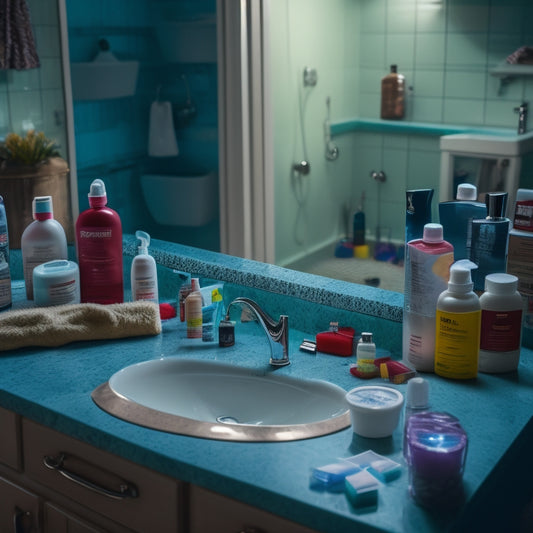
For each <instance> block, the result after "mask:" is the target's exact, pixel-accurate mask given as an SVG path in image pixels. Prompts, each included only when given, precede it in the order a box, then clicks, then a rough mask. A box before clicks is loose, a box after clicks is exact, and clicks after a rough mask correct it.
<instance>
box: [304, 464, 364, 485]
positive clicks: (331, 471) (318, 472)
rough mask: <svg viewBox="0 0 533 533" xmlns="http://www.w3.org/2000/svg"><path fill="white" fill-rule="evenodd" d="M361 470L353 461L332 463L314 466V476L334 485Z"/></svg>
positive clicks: (322, 481) (323, 482)
mask: <svg viewBox="0 0 533 533" xmlns="http://www.w3.org/2000/svg"><path fill="white" fill-rule="evenodd" d="M360 471H361V469H360V468H359V467H358V466H357V465H355V464H353V463H348V462H341V463H332V464H329V465H325V466H319V467H317V468H313V477H314V478H315V479H316V480H318V481H320V482H321V483H322V484H324V485H334V484H336V483H341V482H342V481H344V479H345V478H346V476H349V475H350V474H355V473H356V472H360Z"/></svg>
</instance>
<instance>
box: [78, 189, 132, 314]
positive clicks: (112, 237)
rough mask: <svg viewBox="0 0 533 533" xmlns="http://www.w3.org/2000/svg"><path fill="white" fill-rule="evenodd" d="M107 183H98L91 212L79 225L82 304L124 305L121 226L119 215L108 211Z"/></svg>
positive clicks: (92, 190) (91, 190)
mask: <svg viewBox="0 0 533 533" xmlns="http://www.w3.org/2000/svg"><path fill="white" fill-rule="evenodd" d="M106 204H107V195H106V190H105V185H104V182H103V181H102V180H101V179H95V180H94V181H93V182H92V183H91V189H90V192H89V206H90V208H89V209H87V210H86V211H84V212H83V213H80V215H79V216H78V220H77V221H76V250H77V254H78V265H79V268H80V292H81V301H82V302H93V303H100V304H111V303H122V302H123V301H124V276H123V271H122V224H121V222H120V217H119V215H118V213H117V212H116V211H114V210H113V209H111V208H109V207H106Z"/></svg>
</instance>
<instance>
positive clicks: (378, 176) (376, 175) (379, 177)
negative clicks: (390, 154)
mask: <svg viewBox="0 0 533 533" xmlns="http://www.w3.org/2000/svg"><path fill="white" fill-rule="evenodd" d="M370 177H371V178H372V179H373V180H376V181H379V182H380V183H383V182H384V181H386V180H387V176H386V175H385V172H383V170H380V171H379V172H376V171H375V170H371V171H370Z"/></svg>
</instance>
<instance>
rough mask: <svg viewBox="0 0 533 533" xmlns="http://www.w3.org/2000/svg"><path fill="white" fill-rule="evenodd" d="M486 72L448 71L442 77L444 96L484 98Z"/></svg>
mask: <svg viewBox="0 0 533 533" xmlns="http://www.w3.org/2000/svg"><path fill="white" fill-rule="evenodd" d="M485 82H486V74H485V73H484V72H470V71H458V70H455V71H448V72H446V74H445V78H444V95H445V97H446V98H471V99H477V100H484V99H485Z"/></svg>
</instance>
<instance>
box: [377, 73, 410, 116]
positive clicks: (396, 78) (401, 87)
mask: <svg viewBox="0 0 533 533" xmlns="http://www.w3.org/2000/svg"><path fill="white" fill-rule="evenodd" d="M404 116H405V77H404V76H403V75H402V74H398V67H397V66H396V65H391V67H390V73H389V74H387V75H386V76H385V77H384V78H383V79H382V80H381V118H385V119H389V120H398V119H401V118H403V117H404Z"/></svg>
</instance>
